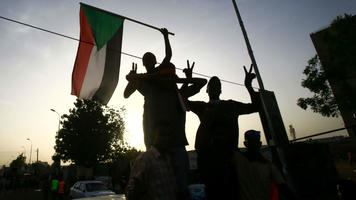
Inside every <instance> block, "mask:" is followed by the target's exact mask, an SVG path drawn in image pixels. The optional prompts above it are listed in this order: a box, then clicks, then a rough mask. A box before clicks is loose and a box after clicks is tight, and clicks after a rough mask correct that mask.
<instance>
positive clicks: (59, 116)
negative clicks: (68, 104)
mask: <svg viewBox="0 0 356 200" xmlns="http://www.w3.org/2000/svg"><path fill="white" fill-rule="evenodd" d="M51 111H52V112H55V113H57V115H58V131H57V133H58V132H59V129H60V124H61V115H60V114H59V113H58V112H57V111H56V110H55V109H53V108H51Z"/></svg>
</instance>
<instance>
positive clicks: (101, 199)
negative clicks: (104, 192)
mask: <svg viewBox="0 0 356 200" xmlns="http://www.w3.org/2000/svg"><path fill="white" fill-rule="evenodd" d="M81 200H126V198H125V195H124V194H114V195H108V196H98V197H86V198H83V199H81Z"/></svg>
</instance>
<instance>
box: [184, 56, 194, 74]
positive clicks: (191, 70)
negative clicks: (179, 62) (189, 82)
mask: <svg viewBox="0 0 356 200" xmlns="http://www.w3.org/2000/svg"><path fill="white" fill-rule="evenodd" d="M194 65H195V62H193V64H192V66H191V67H190V64H189V60H187V68H185V69H183V72H184V73H185V76H186V77H187V78H192V74H193V68H194Z"/></svg>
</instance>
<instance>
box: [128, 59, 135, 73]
mask: <svg viewBox="0 0 356 200" xmlns="http://www.w3.org/2000/svg"><path fill="white" fill-rule="evenodd" d="M129 74H137V63H134V62H133V63H132V69H131V71H130V73H129Z"/></svg>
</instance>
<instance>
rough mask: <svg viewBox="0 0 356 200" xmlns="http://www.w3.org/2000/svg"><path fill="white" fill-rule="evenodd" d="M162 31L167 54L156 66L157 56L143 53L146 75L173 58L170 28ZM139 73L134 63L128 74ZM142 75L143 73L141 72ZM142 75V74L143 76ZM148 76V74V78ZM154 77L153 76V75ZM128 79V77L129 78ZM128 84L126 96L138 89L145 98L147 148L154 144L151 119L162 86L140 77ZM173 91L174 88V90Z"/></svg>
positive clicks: (144, 119)
mask: <svg viewBox="0 0 356 200" xmlns="http://www.w3.org/2000/svg"><path fill="white" fill-rule="evenodd" d="M161 33H162V34H163V36H164V43H165V49H166V56H165V58H164V59H163V61H162V63H161V64H160V65H159V66H158V67H156V68H155V65H156V64H157V61H156V56H155V55H154V54H153V53H151V52H146V53H145V54H144V55H143V58H142V63H143V66H145V68H146V71H147V74H146V75H153V74H154V73H155V72H157V71H158V69H160V68H164V66H169V63H170V60H171V58H172V49H171V45H170V43H169V38H168V30H167V29H165V28H164V29H161ZM134 75H137V65H136V64H134V63H132V70H131V71H130V73H129V74H128V76H131V77H132V76H134ZM141 75H142V74H141ZM141 77H142V76H141ZM147 77H148V76H146V79H147ZM151 77H152V76H151ZM127 79H128V78H127ZM128 81H129V82H128V84H127V86H126V88H125V91H124V97H125V98H128V97H130V96H131V94H132V93H134V92H135V91H136V90H138V91H139V92H140V93H141V94H142V95H143V96H144V98H145V103H144V106H143V107H144V111H143V133H144V142H145V145H146V148H148V147H149V146H151V145H152V139H151V138H150V135H151V132H152V129H153V126H152V124H153V123H151V122H150V121H151V119H153V118H154V115H156V114H157V113H155V110H154V108H156V107H157V106H159V105H157V104H158V103H159V102H160V101H158V100H156V99H155V98H156V97H157V98H160V97H161V95H160V93H162V92H161V88H160V87H159V83H158V82H154V81H147V80H143V81H142V80H140V79H130V80H128ZM172 91H173V90H172Z"/></svg>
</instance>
